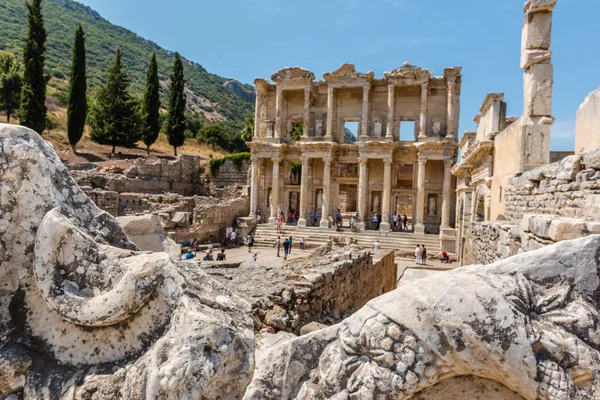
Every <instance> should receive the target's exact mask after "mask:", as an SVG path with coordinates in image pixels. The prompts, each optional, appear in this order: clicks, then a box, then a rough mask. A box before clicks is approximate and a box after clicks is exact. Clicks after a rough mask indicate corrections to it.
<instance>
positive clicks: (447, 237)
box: [440, 228, 456, 254]
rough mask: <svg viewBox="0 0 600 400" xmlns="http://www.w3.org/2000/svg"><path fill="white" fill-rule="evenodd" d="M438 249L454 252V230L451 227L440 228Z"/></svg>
mask: <svg viewBox="0 0 600 400" xmlns="http://www.w3.org/2000/svg"><path fill="white" fill-rule="evenodd" d="M440 250H441V251H444V250H445V251H446V252H447V253H449V254H456V230H455V229H452V228H441V229H440Z"/></svg>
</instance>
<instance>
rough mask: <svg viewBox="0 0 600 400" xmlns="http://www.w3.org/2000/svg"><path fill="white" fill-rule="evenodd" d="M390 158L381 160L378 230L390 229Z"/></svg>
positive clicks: (387, 230)
mask: <svg viewBox="0 0 600 400" xmlns="http://www.w3.org/2000/svg"><path fill="white" fill-rule="evenodd" d="M391 192H392V159H391V158H385V159H384V160H383V204H382V206H381V211H382V222H381V226H380V227H379V230H380V231H381V232H389V231H390V201H391V195H392V193H391Z"/></svg>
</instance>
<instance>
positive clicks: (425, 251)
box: [421, 245, 427, 265]
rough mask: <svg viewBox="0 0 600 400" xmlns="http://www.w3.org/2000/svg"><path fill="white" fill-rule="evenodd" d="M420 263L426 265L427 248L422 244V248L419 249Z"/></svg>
mask: <svg viewBox="0 0 600 400" xmlns="http://www.w3.org/2000/svg"><path fill="white" fill-rule="evenodd" d="M421 263H422V264H423V265H427V249H426V248H425V245H423V249H422V250H421Z"/></svg>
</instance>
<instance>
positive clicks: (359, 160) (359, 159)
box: [358, 157, 369, 165]
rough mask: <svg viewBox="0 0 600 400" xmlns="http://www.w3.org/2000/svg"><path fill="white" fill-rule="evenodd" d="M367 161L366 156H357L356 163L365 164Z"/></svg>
mask: <svg viewBox="0 0 600 400" xmlns="http://www.w3.org/2000/svg"><path fill="white" fill-rule="evenodd" d="M367 161H369V159H368V158H367V157H358V163H359V164H365V165H366V164H367Z"/></svg>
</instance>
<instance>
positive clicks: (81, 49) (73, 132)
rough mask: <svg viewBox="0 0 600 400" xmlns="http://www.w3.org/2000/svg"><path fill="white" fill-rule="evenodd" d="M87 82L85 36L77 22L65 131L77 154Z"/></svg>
mask: <svg viewBox="0 0 600 400" xmlns="http://www.w3.org/2000/svg"><path fill="white" fill-rule="evenodd" d="M86 91H87V83H86V75H85V36H84V34H83V27H82V26H81V24H79V27H78V28H77V31H76V32H75V44H74V45H73V61H72V65H71V78H70V80H69V100H68V103H69V104H68V108H67V133H68V136H69V143H70V144H71V147H72V148H73V153H75V154H77V143H78V142H79V140H81V136H83V128H84V127H85V119H86V117H87V98H86Z"/></svg>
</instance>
